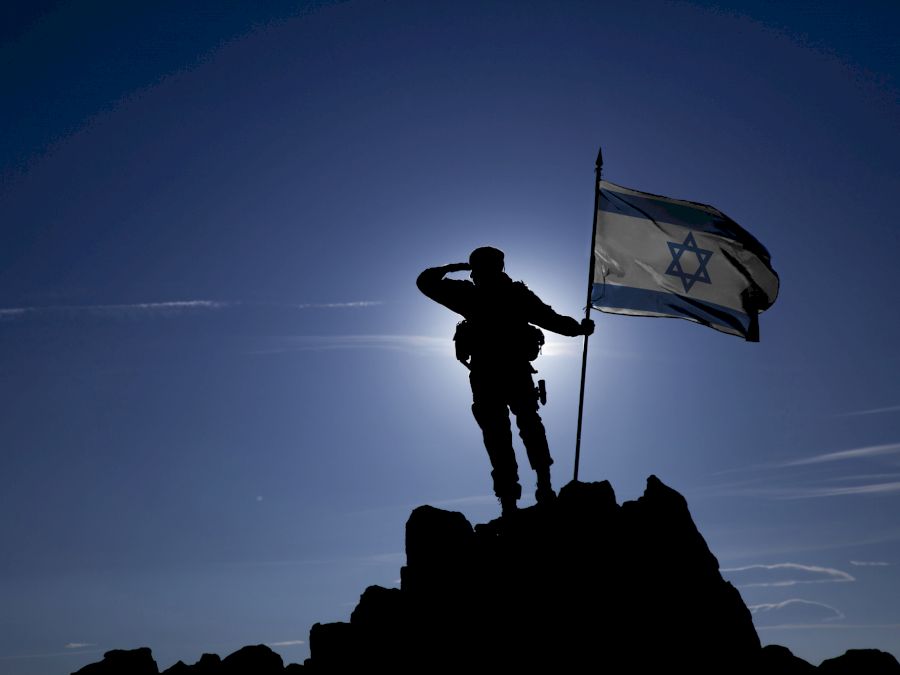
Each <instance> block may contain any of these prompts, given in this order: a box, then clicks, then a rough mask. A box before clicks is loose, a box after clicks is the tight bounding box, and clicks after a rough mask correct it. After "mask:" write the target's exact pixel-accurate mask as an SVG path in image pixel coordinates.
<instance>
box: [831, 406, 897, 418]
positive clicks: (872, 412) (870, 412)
mask: <svg viewBox="0 0 900 675" xmlns="http://www.w3.org/2000/svg"><path fill="white" fill-rule="evenodd" d="M891 412H900V405H891V406H887V407H885V408H870V409H869V410H854V411H853V412H847V413H841V414H839V415H838V417H856V416H859V415H878V414H880V413H891Z"/></svg>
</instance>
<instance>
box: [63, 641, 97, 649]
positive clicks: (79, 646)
mask: <svg viewBox="0 0 900 675" xmlns="http://www.w3.org/2000/svg"><path fill="white" fill-rule="evenodd" d="M96 646H97V644H96V643H95V642H70V643H68V644H67V645H66V649H84V648H85V647H96Z"/></svg>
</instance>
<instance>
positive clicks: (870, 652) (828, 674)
mask: <svg viewBox="0 0 900 675" xmlns="http://www.w3.org/2000/svg"><path fill="white" fill-rule="evenodd" d="M816 672H818V673H822V675H900V663H898V662H897V659H896V658H894V656H893V655H892V654H888V653H887V652H883V651H881V650H880V649H848V650H847V651H846V652H844V653H843V654H841V655H840V656H838V657H835V658H833V659H826V660H825V661H822V663H820V664H819V669H818V670H817V671H816Z"/></svg>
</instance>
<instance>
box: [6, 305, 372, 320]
mask: <svg viewBox="0 0 900 675" xmlns="http://www.w3.org/2000/svg"><path fill="white" fill-rule="evenodd" d="M381 304H383V303H382V301H381V300H353V301H350V302H319V303H314V302H309V303H293V304H291V303H277V302H243V301H239V300H170V301H166V302H137V303H130V304H115V305H47V306H36V307H7V308H2V309H0V319H7V320H10V319H19V318H25V317H28V316H47V315H54V314H55V315H60V316H72V315H95V316H152V315H156V316H172V315H176V314H183V313H186V312H196V311H203V310H207V311H208V310H217V309H227V308H232V307H276V308H284V309H358V308H364V307H374V306H376V305H381Z"/></svg>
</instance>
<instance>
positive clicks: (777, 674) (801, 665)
mask: <svg viewBox="0 0 900 675" xmlns="http://www.w3.org/2000/svg"><path fill="white" fill-rule="evenodd" d="M754 671H755V672H757V673H760V675H763V674H765V675H811V674H812V673H815V672H816V667H815V666H814V665H812V664H811V663H807V662H806V661H804V660H803V659H801V658H799V657H797V656H794V655H793V654H792V653H791V650H790V649H788V648H787V647H782V646H781V645H766V646H765V647H763V648H762V651H761V652H760V655H759V660H758V661H757V664H756V667H755V669H754Z"/></svg>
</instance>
